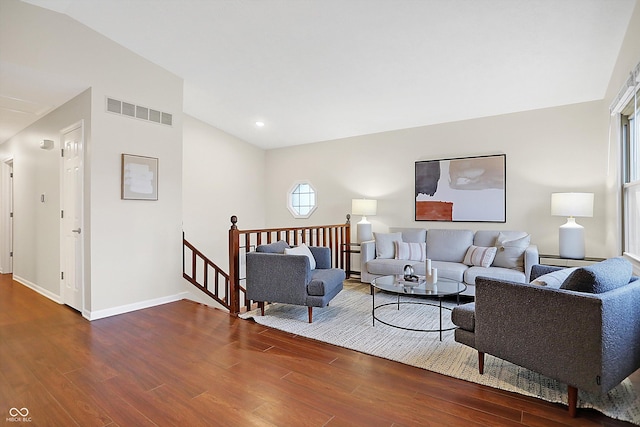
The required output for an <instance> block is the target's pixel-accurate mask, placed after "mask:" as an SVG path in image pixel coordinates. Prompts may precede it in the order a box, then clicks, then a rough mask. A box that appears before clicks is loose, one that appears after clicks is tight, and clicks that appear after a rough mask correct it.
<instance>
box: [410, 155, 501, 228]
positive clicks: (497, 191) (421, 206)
mask: <svg viewBox="0 0 640 427" xmlns="http://www.w3.org/2000/svg"><path fill="white" fill-rule="evenodd" d="M415 189H416V192H415V212H416V217H415V218H416V221H468V222H506V220H507V218H506V216H507V215H506V213H507V209H506V155H505V154H499V155H493V156H480V157H465V158H458V159H444V160H425V161H419V162H416V187H415Z"/></svg>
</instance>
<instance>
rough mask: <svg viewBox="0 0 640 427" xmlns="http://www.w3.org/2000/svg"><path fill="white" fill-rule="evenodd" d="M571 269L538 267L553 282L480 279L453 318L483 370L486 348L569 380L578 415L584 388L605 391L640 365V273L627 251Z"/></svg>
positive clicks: (535, 273) (460, 339) (536, 274)
mask: <svg viewBox="0 0 640 427" xmlns="http://www.w3.org/2000/svg"><path fill="white" fill-rule="evenodd" d="M567 270H568V271H560V270H558V269H557V268H556V267H542V266H535V267H534V268H533V270H532V277H533V278H534V279H536V283H546V286H540V285H536V284H524V283H514V282H510V281H503V280H494V279H489V278H484V277H481V278H478V280H477V289H476V299H475V302H473V303H469V304H465V305H461V306H458V307H455V308H454V309H453V312H452V316H451V318H452V321H453V323H454V324H455V325H457V326H458V329H456V330H455V340H456V341H457V342H460V343H462V344H465V345H468V346H470V347H473V348H474V349H476V350H478V369H479V371H480V373H481V374H482V373H483V371H484V355H485V353H486V354H491V355H493V356H496V357H499V358H501V359H504V360H507V361H509V362H512V363H514V364H516V365H519V366H522V367H525V368H528V369H531V370H533V371H535V372H539V373H540V374H542V375H545V376H547V377H550V378H553V379H555V380H557V381H559V382H561V383H565V384H567V385H568V390H569V393H568V395H569V399H568V405H569V413H570V414H571V416H575V413H576V407H577V398H578V389H580V390H585V391H588V392H593V393H606V392H607V391H609V390H610V389H611V388H613V387H615V386H616V385H617V384H619V383H620V382H621V381H622V380H624V379H625V378H626V377H627V376H629V375H630V374H632V373H633V372H635V371H636V370H637V369H638V368H640V280H638V278H636V277H633V276H632V275H631V264H630V263H629V262H628V261H626V260H624V259H622V258H612V259H609V260H606V261H603V262H601V263H598V264H594V265H592V266H589V267H583V268H576V269H567ZM554 271H555V272H554ZM542 273H549V274H548V275H546V276H542V277H539V276H540V275H541V274H542ZM567 273H569V274H567ZM554 275H555V276H557V277H555V278H554ZM545 277H547V278H546V279H545ZM565 277H566V278H565ZM558 278H559V280H558ZM554 284H555V285H554Z"/></svg>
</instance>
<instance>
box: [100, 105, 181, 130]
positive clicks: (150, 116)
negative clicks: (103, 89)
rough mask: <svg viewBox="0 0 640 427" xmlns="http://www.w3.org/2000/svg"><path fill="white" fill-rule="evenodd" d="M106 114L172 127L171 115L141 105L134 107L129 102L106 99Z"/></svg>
mask: <svg viewBox="0 0 640 427" xmlns="http://www.w3.org/2000/svg"><path fill="white" fill-rule="evenodd" d="M107 112H109V113H115V114H120V115H123V116H128V117H133V118H135V119H140V120H146V121H149V122H154V123H159V124H163V125H167V126H173V115H172V114H170V113H165V112H163V111H158V110H154V109H152V108H147V107H143V106H142V105H135V104H132V103H130V102H125V101H119V100H117V99H113V98H107Z"/></svg>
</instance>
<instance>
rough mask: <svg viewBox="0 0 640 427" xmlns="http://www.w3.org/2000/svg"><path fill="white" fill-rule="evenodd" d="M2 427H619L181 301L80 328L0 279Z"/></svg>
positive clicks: (72, 317) (592, 415)
mask: <svg viewBox="0 0 640 427" xmlns="http://www.w3.org/2000/svg"><path fill="white" fill-rule="evenodd" d="M637 377H638V373H636V374H635V375H634V378H637ZM634 381H635V380H634ZM11 408H17V409H22V408H27V409H28V411H29V414H28V419H30V422H29V423H28V424H27V423H22V422H21V423H18V422H11V421H10V420H9V418H10V411H11ZM14 413H15V411H14ZM5 418H6V419H7V420H6V425H12V426H17V425H22V426H24V425H30V426H56V427H57V426H82V427H85V426H136V427H137V426H213V425H221V426H252V425H258V426H325V425H326V426H354V425H363V426H415V425H446V426H470V425H492V426H517V425H528V426H554V425H570V426H596V425H602V426H621V425H628V424H626V423H622V422H619V421H615V420H612V419H610V418H607V417H605V416H603V415H601V414H599V413H597V412H595V411H591V410H585V409H580V410H579V411H578V417H577V418H575V419H572V418H569V416H568V414H567V410H566V407H565V406H562V405H557V404H551V403H547V402H544V401H541V400H538V399H534V398H528V397H524V396H520V395H517V394H512V393H508V392H503V391H500V390H496V389H492V388H488V387H483V386H480V385H477V384H473V383H468V382H465V381H460V380H455V379H451V378H448V377H446V376H443V375H438V374H435V373H432V372H428V371H424V370H421V369H418V368H413V367H409V366H406V365H402V364H400V363H396V362H391V361H388V360H385V359H380V358H376V357H372V356H367V355H364V354H361V353H357V352H354V351H350V350H346V349H343V348H340V347H335V346H332V345H328V344H324V343H320V342H316V341H312V340H308V339H305V338H300V337H297V336H293V335H290V334H287V333H283V332H279V331H276V330H271V329H268V328H265V327H263V326H260V325H257V324H255V323H253V322H251V321H246V320H240V319H237V318H232V317H230V316H229V315H227V314H225V313H224V312H222V311H219V310H216V309H213V308H210V307H208V306H206V305H202V304H197V303H194V302H190V301H186V300H184V301H179V302H175V303H171V304H165V305H162V306H159V307H154V308H150V309H146V310H140V311H137V312H133V313H129V314H124V315H120V316H114V317H111V318H107V319H102V320H97V321H94V322H88V321H87V320H85V319H83V318H82V317H81V316H80V315H79V314H78V313H77V312H75V311H73V310H72V309H70V308H68V307H66V306H62V305H58V304H56V303H54V302H52V301H50V300H48V299H46V298H44V297H43V296H41V295H39V294H37V293H36V292H34V291H32V290H30V289H28V288H26V287H24V286H22V285H20V284H18V283H16V282H13V281H12V280H11V276H10V275H2V276H0V422H3V421H5Z"/></svg>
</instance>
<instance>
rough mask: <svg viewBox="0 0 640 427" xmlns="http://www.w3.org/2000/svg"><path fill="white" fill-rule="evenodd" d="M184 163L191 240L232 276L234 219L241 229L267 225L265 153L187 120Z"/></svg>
mask: <svg viewBox="0 0 640 427" xmlns="http://www.w3.org/2000/svg"><path fill="white" fill-rule="evenodd" d="M184 164H185V168H184V172H183V220H184V231H185V234H186V237H187V239H188V240H189V241H190V242H191V243H193V244H194V245H195V246H196V247H197V248H198V249H200V250H201V251H202V252H204V253H205V254H206V255H207V257H208V258H210V259H211V260H212V261H213V262H215V263H216V264H218V266H220V267H221V268H223V269H224V270H225V271H227V272H228V271H229V269H228V268H229V264H228V260H229V249H228V245H227V242H228V233H229V228H230V226H231V222H230V218H231V216H232V215H236V216H237V217H238V227H239V228H241V229H254V228H263V227H264V226H265V211H266V209H265V197H266V195H265V191H266V186H265V151H264V150H262V149H260V148H257V147H256V146H254V145H251V144H248V143H246V142H244V141H242V140H240V139H238V138H236V137H234V136H231V135H229V134H227V133H225V132H223V131H221V130H219V129H216V128H215V127H212V126H210V125H208V124H206V123H204V122H201V121H200V120H198V119H195V118H193V117H191V116H187V115H185V117H184Z"/></svg>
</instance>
